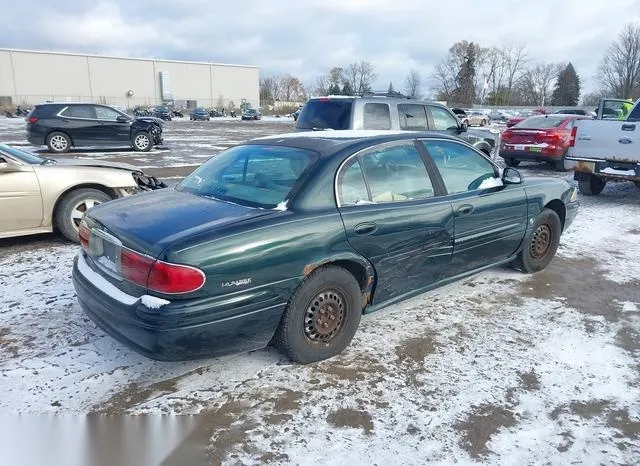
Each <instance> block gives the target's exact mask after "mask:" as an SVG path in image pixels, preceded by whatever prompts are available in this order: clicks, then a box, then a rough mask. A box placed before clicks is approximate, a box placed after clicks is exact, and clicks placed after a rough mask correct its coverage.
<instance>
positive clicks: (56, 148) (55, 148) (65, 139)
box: [47, 131, 71, 154]
mask: <svg viewBox="0 0 640 466" xmlns="http://www.w3.org/2000/svg"><path fill="white" fill-rule="evenodd" d="M47 147H48V148H49V152H53V153H55V154H62V153H63V152H69V149H71V139H70V138H69V136H67V135H66V134H65V133H62V132H60V131H54V132H53V133H51V134H49V136H47Z"/></svg>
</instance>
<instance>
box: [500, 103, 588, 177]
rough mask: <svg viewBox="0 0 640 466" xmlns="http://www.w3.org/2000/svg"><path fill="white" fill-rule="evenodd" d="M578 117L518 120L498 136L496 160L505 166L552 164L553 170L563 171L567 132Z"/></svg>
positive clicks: (582, 117) (560, 116) (559, 116)
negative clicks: (526, 163)
mask: <svg viewBox="0 0 640 466" xmlns="http://www.w3.org/2000/svg"><path fill="white" fill-rule="evenodd" d="M585 118H588V117H585V116H582V115H556V114H554V115H539V116H532V117H529V118H527V119H526V120H523V121H521V122H520V123H518V124H517V125H515V126H513V127H511V128H509V129H506V130H504V131H503V133H502V137H501V142H500V152H499V154H500V157H502V158H504V163H505V164H506V165H507V166H509V167H516V166H518V164H519V163H520V161H522V160H532V161H537V162H552V163H553V164H554V166H555V167H556V170H560V171H564V155H565V153H566V152H567V149H568V148H569V140H570V139H571V129H572V128H573V122H574V121H575V120H581V119H585Z"/></svg>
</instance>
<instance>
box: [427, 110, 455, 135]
mask: <svg viewBox="0 0 640 466" xmlns="http://www.w3.org/2000/svg"><path fill="white" fill-rule="evenodd" d="M429 110H431V116H432V118H433V129H435V130H438V131H446V130H448V129H457V128H458V120H457V119H455V118H454V117H453V116H452V115H451V114H450V113H449V112H447V111H446V110H445V109H444V108H440V107H429Z"/></svg>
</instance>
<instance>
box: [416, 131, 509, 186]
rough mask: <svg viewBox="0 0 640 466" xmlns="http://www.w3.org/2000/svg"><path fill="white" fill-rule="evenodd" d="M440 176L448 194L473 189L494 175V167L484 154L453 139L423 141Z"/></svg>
mask: <svg viewBox="0 0 640 466" xmlns="http://www.w3.org/2000/svg"><path fill="white" fill-rule="evenodd" d="M423 143H424V145H425V147H426V148H427V151H428V152H429V155H431V157H432V158H433V161H434V162H435V164H436V167H437V168H438V171H439V172H440V175H441V176H442V180H443V181H444V185H445V187H446V188H447V192H448V193H449V194H455V193H462V192H466V191H474V190H476V189H479V186H480V184H481V183H482V181H484V180H486V179H489V178H493V177H496V175H497V173H496V169H495V167H494V165H493V164H492V163H491V162H489V160H487V159H486V158H485V157H484V156H482V155H480V154H478V153H477V152H475V151H474V150H473V149H470V148H468V147H466V146H464V145H462V144H459V143H457V142H454V141H437V140H435V141H434V140H426V141H423Z"/></svg>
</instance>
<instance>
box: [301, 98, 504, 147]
mask: <svg viewBox="0 0 640 466" xmlns="http://www.w3.org/2000/svg"><path fill="white" fill-rule="evenodd" d="M327 129H332V130H347V129H355V130H362V129H374V130H409V131H426V130H430V131H440V132H442V133H445V134H450V135H452V136H456V137H459V138H460V139H463V140H465V141H467V142H468V143H470V144H472V145H473V146H474V147H475V148H476V149H478V150H480V151H482V152H484V153H485V154H486V155H490V154H491V150H492V147H493V144H494V141H495V139H494V138H495V135H493V134H491V133H488V132H487V133H488V134H487V136H486V137H484V136H483V137H479V136H476V135H472V134H469V132H467V125H466V124H464V123H463V122H461V121H460V120H459V119H458V117H457V116H456V115H455V113H453V112H452V111H451V110H449V109H448V108H447V107H445V106H444V105H441V104H438V103H436V102H425V101H421V100H415V99H408V98H406V97H397V94H395V93H393V94H385V95H372V96H353V97H352V96H332V97H315V98H312V99H310V100H309V101H308V102H307V103H306V104H305V106H304V108H303V109H302V111H301V112H300V116H299V117H298V120H297V121H296V124H295V125H294V130H295V131H319V130H327Z"/></svg>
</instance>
